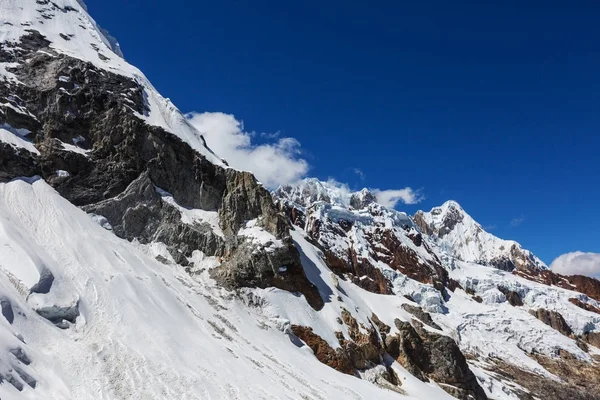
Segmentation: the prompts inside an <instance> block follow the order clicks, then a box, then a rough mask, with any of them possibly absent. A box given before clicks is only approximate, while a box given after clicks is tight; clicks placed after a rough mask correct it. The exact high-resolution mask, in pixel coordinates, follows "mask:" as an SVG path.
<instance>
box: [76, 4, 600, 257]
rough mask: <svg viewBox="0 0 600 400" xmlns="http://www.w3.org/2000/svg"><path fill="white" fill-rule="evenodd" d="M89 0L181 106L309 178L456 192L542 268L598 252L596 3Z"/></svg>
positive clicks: (599, 53) (435, 194)
mask: <svg viewBox="0 0 600 400" xmlns="http://www.w3.org/2000/svg"><path fill="white" fill-rule="evenodd" d="M86 3H87V4H88V7H89V9H90V13H91V14H92V16H93V17H94V18H95V19H96V20H97V21H98V22H99V23H100V24H101V25H102V26H103V27H105V28H106V29H108V30H109V31H110V32H111V33H112V34H113V35H114V36H116V37H117V38H118V39H119V41H120V43H121V45H122V48H123V51H124V53H125V56H126V58H127V59H128V60H129V61H130V62H131V63H133V64H135V65H137V66H138V67H139V68H140V69H142V70H143V71H144V73H145V74H146V75H147V76H148V77H149V78H150V80H151V81H152V82H153V83H154V85H155V86H156V87H157V88H158V89H159V91H160V92H161V93H162V94H163V95H164V96H166V97H170V98H171V100H173V102H174V103H175V104H176V105H177V106H178V107H179V108H180V109H181V110H182V111H184V112H193V111H195V112H205V111H218V112H223V113H226V114H233V115H235V117H236V119H237V121H242V120H243V122H244V129H245V130H246V131H255V132H263V133H264V132H266V133H275V132H278V133H279V138H282V137H291V138H294V139H296V140H297V141H298V142H299V145H298V143H295V142H294V143H293V144H292V146H291V147H292V148H291V150H290V149H288V150H289V151H290V152H291V153H294V152H295V151H301V154H296V155H295V157H300V158H302V159H303V160H305V161H306V165H307V166H308V167H309V168H310V169H309V171H308V175H310V176H316V177H318V178H321V179H328V178H329V177H333V178H335V179H336V180H338V181H340V182H345V183H348V184H349V185H350V186H351V187H352V188H361V187H363V186H367V187H371V188H381V189H398V188H404V187H411V188H413V189H419V188H420V189H421V190H422V191H421V194H422V195H424V196H425V199H424V200H423V201H421V202H420V203H419V204H416V205H399V206H398V208H399V209H401V210H403V211H406V212H408V213H413V212H414V211H416V210H417V209H426V210H429V209H430V208H431V207H433V206H436V205H439V204H441V203H443V202H444V201H445V200H447V199H454V200H456V201H458V202H459V203H461V205H462V206H463V207H464V208H465V210H466V211H467V212H469V213H470V214H471V215H472V216H473V217H474V218H475V219H476V220H478V221H479V222H480V223H481V224H482V225H484V227H488V228H489V229H490V230H491V231H492V232H493V233H494V234H496V235H498V236H500V237H503V238H507V239H508V238H510V239H515V240H517V241H519V242H521V243H522V244H523V245H524V246H525V247H527V248H529V249H531V250H533V251H534V252H535V253H536V254H537V255H538V256H539V257H540V258H542V259H543V260H544V261H546V262H547V263H550V262H551V261H552V260H553V259H554V258H555V257H557V256H558V255H560V254H562V253H566V252H571V251H576V250H580V251H587V252H600V241H599V240H598V237H599V235H598V231H597V226H598V223H599V222H600V206H599V199H600V176H599V175H600V165H599V152H600V138H599V133H600V112H599V110H600V74H599V72H598V71H600V46H599V45H598V43H600V24H599V23H598V21H600V5H599V4H598V3H597V2H591V1H590V2H585V1H578V2H566V1H565V2H552V1H550V2H548V1H546V2H535V1H533V2H527V6H523V5H522V4H523V3H522V2H513V1H508V2H506V1H497V2H491V1H489V2H446V1H429V2H392V1H389V2H387V1H382V2H375V3H377V4H378V5H376V6H374V5H372V4H371V5H369V6H368V7H367V5H366V4H367V3H366V2H347V1H333V0H332V1H326V2H317V1H312V0H311V1H302V2H275V1H261V0H256V1H243V0H238V1H219V2H205V1H200V2H192V1H183V0H170V1H169V2H167V3H165V2H164V1H157V0H144V1H142V0H128V1H126V2H124V1H122V0H87V1H86ZM372 3H373V2H372ZM412 3H418V4H412ZM450 3H452V4H450ZM481 3H486V4H485V5H482V4H481ZM251 140H252V143H255V144H261V143H265V142H269V141H273V140H275V141H277V140H279V139H273V138H272V137H269V135H260V134H256V135H254V136H253V137H251ZM288 144H289V143H288ZM357 170H359V171H360V173H357Z"/></svg>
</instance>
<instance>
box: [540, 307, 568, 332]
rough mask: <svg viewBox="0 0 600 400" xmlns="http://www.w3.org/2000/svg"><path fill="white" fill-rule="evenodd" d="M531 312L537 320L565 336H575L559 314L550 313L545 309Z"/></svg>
mask: <svg viewBox="0 0 600 400" xmlns="http://www.w3.org/2000/svg"><path fill="white" fill-rule="evenodd" d="M531 312H532V314H533V315H535V317H536V318H537V319H539V320H540V321H542V322H543V323H545V324H546V325H549V326H551V327H552V328H554V329H556V330H557V331H559V332H560V333H562V334H563V335H565V336H570V335H572V334H573V330H572V329H571V327H570V326H569V324H567V322H566V321H565V319H564V318H563V316H562V315H561V314H560V313H559V312H556V311H549V310H546V309H543V308H540V309H537V310H535V311H531Z"/></svg>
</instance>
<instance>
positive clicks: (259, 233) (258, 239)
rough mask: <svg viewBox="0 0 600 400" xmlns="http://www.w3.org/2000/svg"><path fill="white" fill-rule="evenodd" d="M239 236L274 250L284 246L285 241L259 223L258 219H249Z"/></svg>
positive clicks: (269, 250) (259, 246)
mask: <svg viewBox="0 0 600 400" xmlns="http://www.w3.org/2000/svg"><path fill="white" fill-rule="evenodd" d="M238 236H241V237H245V238H247V239H249V241H250V243H252V244H253V245H254V246H256V247H257V248H263V249H264V250H265V251H267V252H273V251H275V250H276V249H280V248H282V247H283V242H282V241H281V240H279V239H277V238H276V237H275V236H273V235H272V234H271V233H269V232H267V231H266V230H265V229H264V228H262V227H260V226H259V225H258V220H256V219H253V220H251V221H248V222H247V223H246V225H245V226H243V227H242V228H241V229H240V231H239V232H238Z"/></svg>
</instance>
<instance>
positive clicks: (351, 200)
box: [274, 179, 448, 294]
mask: <svg viewBox="0 0 600 400" xmlns="http://www.w3.org/2000/svg"><path fill="white" fill-rule="evenodd" d="M274 195H275V197H276V198H277V199H278V202H279V205H280V208H281V209H282V210H283V211H284V212H285V213H286V215H288V216H289V218H290V219H291V221H293V222H294V223H295V224H296V225H297V226H300V227H301V228H303V229H304V231H305V232H306V233H307V234H308V235H309V236H310V238H311V239H312V240H313V241H314V243H315V244H316V245H317V246H319V247H320V248H321V250H322V251H323V253H324V257H325V260H326V262H327V265H328V266H329V268H330V269H331V270H332V271H333V272H335V273H336V274H338V275H339V276H341V277H343V278H348V279H349V280H351V281H352V282H354V283H355V284H356V285H358V286H360V287H362V288H363V289H365V290H368V291H371V292H374V293H379V294H392V293H393V284H392V283H391V282H390V281H389V279H388V278H387V277H386V276H387V275H386V274H385V273H384V272H382V271H381V269H380V267H376V265H379V266H381V265H382V264H385V265H387V266H389V268H390V269H392V270H396V271H398V272H400V273H402V274H404V275H406V276H408V277H410V278H412V279H415V280H417V281H419V282H422V283H429V284H432V285H434V286H435V288H436V289H438V290H440V291H444V287H445V286H446V284H447V282H448V274H447V272H446V270H445V269H444V268H443V267H442V265H441V262H440V260H439V259H438V258H437V256H436V255H435V253H434V252H433V251H432V250H431V249H430V248H429V246H428V244H427V243H425V242H424V240H423V236H422V234H421V232H419V230H418V228H417V227H415V225H414V224H413V222H412V221H411V220H410V218H408V217H407V216H406V214H403V213H400V212H397V211H395V210H389V209H386V208H385V207H383V206H381V205H379V204H377V203H376V201H377V199H376V197H375V196H374V195H373V194H372V193H371V192H369V191H368V190H367V189H363V190H362V191H360V192H356V193H346V192H345V191H344V190H340V189H339V188H336V187H333V186H331V185H330V184H328V183H325V182H319V181H316V180H314V179H307V180H305V181H303V182H301V183H299V184H297V185H294V186H292V185H288V186H283V187H280V188H279V189H277V190H276V191H275V192H274ZM423 253H425V254H426V256H424V255H423Z"/></svg>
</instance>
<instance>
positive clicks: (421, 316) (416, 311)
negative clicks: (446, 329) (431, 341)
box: [402, 304, 442, 330]
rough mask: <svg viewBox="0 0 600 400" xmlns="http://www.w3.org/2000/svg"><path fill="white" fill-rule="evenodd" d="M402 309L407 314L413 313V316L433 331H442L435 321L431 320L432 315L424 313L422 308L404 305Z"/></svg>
mask: <svg viewBox="0 0 600 400" xmlns="http://www.w3.org/2000/svg"><path fill="white" fill-rule="evenodd" d="M402 308H403V309H404V310H406V311H407V312H409V313H411V314H412V315H414V316H415V317H416V318H417V319H418V320H420V321H421V322H422V323H424V324H425V325H427V326H429V327H431V328H433V329H437V330H442V328H441V327H440V326H439V325H438V324H436V323H435V322H434V321H433V319H432V318H431V314H429V313H428V312H425V311H423V309H422V308H421V307H416V306H412V305H410V304H402Z"/></svg>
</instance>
